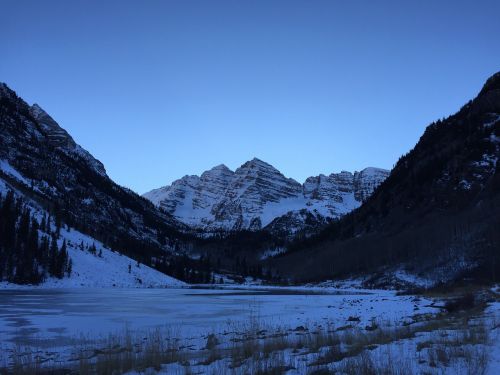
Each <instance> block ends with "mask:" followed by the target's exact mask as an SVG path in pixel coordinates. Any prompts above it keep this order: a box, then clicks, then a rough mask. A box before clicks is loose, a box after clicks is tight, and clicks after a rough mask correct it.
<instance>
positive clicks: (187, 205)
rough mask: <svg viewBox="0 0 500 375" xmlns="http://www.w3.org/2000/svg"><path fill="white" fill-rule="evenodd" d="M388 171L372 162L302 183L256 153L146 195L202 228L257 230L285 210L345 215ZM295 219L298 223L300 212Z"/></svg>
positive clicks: (286, 211) (292, 212)
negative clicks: (357, 169) (233, 167)
mask: <svg viewBox="0 0 500 375" xmlns="http://www.w3.org/2000/svg"><path fill="white" fill-rule="evenodd" d="M388 173H389V172H388V171H386V170H383V169H379V168H366V169H364V170H362V171H360V172H354V173H351V172H347V171H342V172H340V173H337V174H335V173H334V174H330V175H329V176H326V175H319V176H316V177H309V178H308V179H307V180H306V182H305V183H304V184H300V183H299V182H297V181H295V180H294V179H292V178H287V177H285V176H284V175H283V174H282V173H281V172H280V171H279V170H278V169H276V168H275V167H273V166H272V165H271V164H268V163H266V162H264V161H262V160H260V159H258V158H253V159H252V160H249V161H247V162H245V163H243V164H242V165H241V166H240V167H239V168H237V169H236V170H235V171H234V172H233V171H232V170H230V169H229V168H228V167H226V166H225V165H223V164H221V165H218V166H216V167H214V168H212V169H210V170H208V171H206V172H204V173H202V174H201V176H200V177H198V176H184V177H183V178H181V179H179V180H176V181H174V182H173V183H172V184H171V185H170V186H165V187H163V188H159V189H155V190H152V191H150V192H148V193H146V194H144V197H146V198H147V199H149V200H151V201H152V202H153V203H154V204H156V205H158V206H160V207H162V208H163V209H165V210H166V211H168V212H169V213H171V214H173V215H174V216H176V217H177V218H178V219H179V220H180V221H182V222H184V223H185V224H188V225H190V226H192V227H194V228H197V229H203V230H204V231H209V232H210V231H219V230H241V229H250V230H256V229H261V228H264V227H266V226H267V225H269V224H271V223H272V222H273V221H274V220H275V219H277V218H279V217H281V216H283V215H287V217H289V216H291V215H292V216H293V215H295V214H294V213H296V214H297V215H299V216H300V218H306V217H308V218H310V217H311V216H305V215H304V212H303V210H306V211H309V212H313V213H314V215H313V216H312V217H315V218H318V221H319V222H324V221H325V219H326V218H337V217H340V216H342V215H344V214H346V213H348V212H350V211H351V210H352V209H354V208H356V207H358V206H359V205H360V204H361V203H362V202H363V201H364V200H365V199H366V198H367V197H368V196H369V195H370V194H371V193H372V192H373V190H374V189H375V188H376V187H377V186H378V185H379V184H380V183H381V182H382V181H383V180H384V179H385V178H386V177H387V175H388ZM301 211H302V212H301ZM299 212H301V213H300V214H299ZM320 217H321V218H320ZM293 220H294V223H296V222H297V221H298V218H294V219H293ZM283 221H284V220H280V226H281V229H282V227H283ZM294 227H296V225H295V224H294ZM281 229H280V230H281ZM296 230H297V228H295V229H294V231H296Z"/></svg>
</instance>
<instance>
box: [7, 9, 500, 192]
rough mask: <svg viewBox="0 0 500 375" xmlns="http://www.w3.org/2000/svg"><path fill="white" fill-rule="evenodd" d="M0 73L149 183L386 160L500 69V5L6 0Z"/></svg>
mask: <svg viewBox="0 0 500 375" xmlns="http://www.w3.org/2000/svg"><path fill="white" fill-rule="evenodd" d="M0 11H1V14H2V22H1V23H0V45H1V46H2V48H1V53H0V81H3V82H6V83H7V84H8V85H9V86H10V87H11V88H12V89H14V90H15V91H16V92H17V93H18V94H19V95H20V96H22V97H23V98H24V99H25V100H26V101H28V103H30V104H32V103H35V102H36V103H38V104H40V105H41V106H42V107H43V108H44V109H45V110H46V111H47V112H48V113H49V114H51V115H52V116H53V117H54V118H55V120H56V121H58V122H59V123H60V125H61V126H62V127H64V128H65V129H66V130H68V131H69V132H70V134H71V135H72V136H73V137H74V138H75V140H76V141H77V142H78V143H80V144H81V145H82V146H83V147H85V148H86V149H88V150H89V151H90V152H91V153H92V154H93V155H94V156H96V157H97V158H98V159H99V160H101V161H102V162H103V163H104V165H105V167H106V169H107V171H108V174H109V175H110V176H111V177H112V178H113V179H114V180H115V181H117V182H118V183H120V184H122V185H124V186H127V187H130V188H132V189H133V190H135V191H137V192H139V193H144V192H146V191H148V190H150V189H152V188H156V187H159V186H163V185H166V184H168V183H170V182H171V181H173V180H174V179H177V178H179V177H182V176H183V175H185V174H199V173H201V172H202V171H204V170H206V169H209V168H211V167H212V166H215V165H217V164H220V163H224V164H226V165H227V166H229V167H230V168H233V169H234V168H236V167H238V166H239V165H241V164H242V163H243V162H245V161H246V160H249V159H251V158H253V157H254V156H255V157H258V158H260V159H263V160H265V161H267V162H269V163H271V164H273V165H274V166H275V167H277V168H278V169H279V170H281V171H282V172H283V173H284V174H285V175H286V176H289V177H293V178H295V179H297V180H298V181H300V182H302V181H303V180H304V179H305V178H306V177H308V176H311V175H317V174H319V173H325V174H329V173H332V172H338V171H340V170H359V169H362V168H364V167H366V166H379V167H383V168H391V167H392V165H393V164H394V163H395V162H396V161H397V159H398V158H399V156H400V155H402V154H404V153H406V152H407V151H408V150H409V149H411V148H412V147H413V146H414V145H415V143H416V142H417V141H418V138H419V137H420V135H421V134H422V132H423V130H424V128H425V126H426V125H428V124H429V123H430V122H431V121H433V120H436V119H438V118H442V117H445V116H447V115H449V114H452V113H454V112H455V111H457V110H458V109H459V108H460V107H461V106H462V105H463V104H465V103H466V102H467V101H468V100H469V99H471V98H472V97H473V96H475V95H476V93H477V92H478V91H479V89H480V88H481V85H482V84H483V83H484V81H485V79H486V78H487V77H488V76H490V75H491V74H493V73H494V72H496V71H498V70H500V40H499V36H500V22H498V14H500V2H499V1H428V0H424V1H418V2H409V1H349V2H347V1H293V0H291V1H288V0H287V1H189V0H188V1H95V0H91V1H52V0H48V1H43V2H42V1H24V0H15V1H12V0H2V1H1V2H0Z"/></svg>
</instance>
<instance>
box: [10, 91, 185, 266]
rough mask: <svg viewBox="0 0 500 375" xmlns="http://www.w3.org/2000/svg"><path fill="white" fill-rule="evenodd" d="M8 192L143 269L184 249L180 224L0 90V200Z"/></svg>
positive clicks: (35, 109) (33, 109) (44, 117)
mask: <svg viewBox="0 0 500 375" xmlns="http://www.w3.org/2000/svg"><path fill="white" fill-rule="evenodd" d="M7 191H14V192H15V193H16V196H18V197H22V198H23V199H24V200H25V201H29V202H33V205H36V206H37V207H39V208H40V211H44V212H47V213H50V215H51V216H52V217H57V218H58V220H59V221H61V222H62V223H64V225H68V226H71V227H73V228H75V229H78V230H79V231H80V232H82V233H85V234H87V235H89V236H92V237H93V238H95V239H97V240H99V241H101V242H102V243H103V244H104V245H106V246H108V247H110V248H112V249H115V250H117V251H120V252H122V253H124V254H126V255H128V256H130V257H132V258H133V259H136V260H140V261H141V262H143V263H147V264H151V263H152V260H153V259H160V258H162V257H164V256H165V255H172V254H174V253H177V252H180V251H182V249H183V248H185V247H191V244H189V243H190V242H189V241H190V240H189V238H187V237H186V235H185V234H183V233H182V230H183V229H186V228H185V226H184V225H183V224H182V223H180V222H178V221H177V220H176V219H175V218H173V217H172V216H171V215H169V214H167V213H164V212H161V211H160V210H158V209H157V208H156V207H155V206H154V205H153V204H151V202H149V201H148V200H146V199H144V198H142V197H140V196H139V195H137V194H135V193H133V192H131V191H130V190H128V189H125V188H123V187H121V186H119V185H117V184H116V183H114V182H113V181H112V180H111V179H110V178H109V177H108V176H107V175H106V171H105V169H104V166H103V165H102V163H101V162H99V161H98V160H96V159H95V158H94V157H93V156H92V155H91V154H90V153H89V152H87V151H86V150H84V149H83V148H82V147H80V146H79V145H78V144H76V143H75V141H74V140H73V138H72V137H71V136H70V135H69V134H68V133H67V132H66V131H65V130H64V129H63V128H61V127H60V126H59V124H57V122H56V121H55V120H54V119H53V118H52V117H50V116H49V115H48V114H47V113H46V112H45V111H44V110H43V109H42V108H41V107H40V106H38V105H36V104H35V105H33V106H30V105H28V104H27V103H26V102H25V101H24V100H22V99H21V98H20V97H18V96H17V95H16V93H15V92H14V91H12V90H11V89H9V88H8V87H7V85H5V84H3V83H0V193H2V194H6V192H7ZM188 244H189V245H188Z"/></svg>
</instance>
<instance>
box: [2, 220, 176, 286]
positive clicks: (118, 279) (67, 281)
mask: <svg viewBox="0 0 500 375" xmlns="http://www.w3.org/2000/svg"><path fill="white" fill-rule="evenodd" d="M64 240H66V244H67V249H68V255H69V256H70V258H71V261H72V263H73V267H72V273H71V277H64V278H63V279H57V278H54V277H50V278H48V279H47V280H46V281H45V282H43V283H42V284H40V285H36V286H31V285H17V284H10V283H8V282H0V289H20V288H22V289H32V288H38V289H40V288H81V287H84V288H89V287H94V288H95V287H104V288H105V287H120V288H134V287H135V288H162V287H180V286H183V285H186V284H185V283H184V282H182V281H180V280H177V279H174V278H172V277H170V276H167V275H165V274H163V273H161V272H158V271H156V270H154V269H152V268H150V267H148V266H146V265H144V264H138V263H137V262H136V261H134V260H133V259H130V258H128V257H126V256H124V255H122V254H120V253H118V252H114V251H111V250H109V249H106V248H105V247H104V246H103V245H102V243H101V242H99V241H97V240H95V239H93V238H92V237H89V236H87V235H85V234H82V233H80V232H78V231H76V230H74V229H71V230H70V231H68V230H67V229H61V235H60V238H59V239H58V245H59V247H60V246H61V245H62V243H63V241H64ZM82 244H83V247H82ZM94 245H95V247H96V253H95V254H92V252H91V251H90V249H89V248H91V247H92V246H94ZM129 266H130V272H129Z"/></svg>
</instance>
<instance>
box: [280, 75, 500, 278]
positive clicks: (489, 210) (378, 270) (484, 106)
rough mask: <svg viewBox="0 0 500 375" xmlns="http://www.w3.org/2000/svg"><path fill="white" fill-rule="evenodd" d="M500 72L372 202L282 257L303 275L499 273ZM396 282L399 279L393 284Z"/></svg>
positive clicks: (291, 274) (400, 166)
mask: <svg viewBox="0 0 500 375" xmlns="http://www.w3.org/2000/svg"><path fill="white" fill-rule="evenodd" d="M499 157H500V73H497V74H495V75H493V76H492V77H491V78H489V79H488V80H487V82H486V83H485V85H484V86H483V88H482V89H481V91H480V92H479V94H478V96H477V97H476V98H475V99H474V100H471V101H470V102H468V103H467V104H466V105H465V106H463V107H462V108H461V109H460V111H458V112H457V113H456V114H454V115H452V116H450V117H448V118H446V119H444V120H439V121H436V122H434V123H432V124H430V125H429V126H428V127H427V128H426V130H425V132H424V134H423V135H422V137H421V138H420V140H419V141H418V143H417V144H416V146H415V147H414V148H413V150H411V151H410V152H409V153H408V154H406V155H404V156H402V157H401V158H400V159H399V161H398V162H397V164H396V166H395V167H394V169H393V170H392V171H391V174H390V176H389V177H388V178H387V179H386V180H385V181H384V182H383V183H382V184H381V185H380V187H379V188H378V189H376V190H375V192H374V194H373V195H372V196H370V197H369V198H368V199H367V200H366V202H365V203H364V204H363V205H362V206H361V207H359V208H358V209H356V210H354V211H353V212H352V213H350V214H348V215H346V216H344V217H343V218H342V219H341V220H339V221H336V222H333V223H331V224H329V225H328V226H327V227H326V228H325V229H324V230H323V231H322V232H321V233H319V234H318V235H316V236H313V237H311V238H308V239H304V240H300V241H296V242H295V243H293V244H291V245H290V246H288V251H287V252H286V254H285V255H283V256H281V257H280V258H279V259H276V260H273V264H272V266H273V267H276V268H277V269H278V270H279V272H280V273H281V274H282V275H286V277H288V278H292V279H294V280H300V281H306V280H325V279H332V278H339V277H348V276H356V275H367V274H371V275H372V276H373V278H372V279H373V280H372V281H373V282H377V283H383V282H392V281H394V280H393V279H394V278H397V276H396V275H400V278H403V279H404V278H405V276H401V275H407V276H408V278H410V279H412V278H413V279H415V278H420V279H426V280H427V281H428V282H430V283H431V284H437V283H441V282H449V281H452V280H457V279H462V278H466V277H468V278H471V277H472V278H477V279H481V280H494V281H498V280H499V277H500V230H499V228H500V173H499V163H498V159H499ZM391 280H392V281H391Z"/></svg>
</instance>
